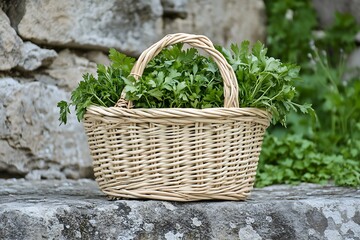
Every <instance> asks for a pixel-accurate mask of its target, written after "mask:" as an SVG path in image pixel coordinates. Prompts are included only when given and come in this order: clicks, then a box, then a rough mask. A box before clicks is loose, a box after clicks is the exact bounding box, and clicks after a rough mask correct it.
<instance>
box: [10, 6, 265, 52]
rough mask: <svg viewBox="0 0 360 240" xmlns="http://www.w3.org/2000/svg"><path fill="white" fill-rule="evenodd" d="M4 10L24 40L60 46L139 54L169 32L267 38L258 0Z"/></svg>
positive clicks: (221, 40)
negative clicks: (117, 50) (112, 48)
mask: <svg viewBox="0 0 360 240" xmlns="http://www.w3.org/2000/svg"><path fill="white" fill-rule="evenodd" d="M6 9H7V14H8V15H9V17H10V20H11V23H12V26H13V27H14V28H15V29H16V30H17V32H18V34H19V35H20V36H21V37H22V38H23V39H26V40H30V41H32V42H34V43H37V44H45V45H48V46H58V47H62V48H64V47H71V48H83V49H108V48H109V47H115V48H117V49H119V50H120V51H122V52H124V53H127V54H130V55H139V54H140V53H141V52H142V51H143V50H144V49H145V48H146V47H148V46H150V45H151V44H152V43H153V42H155V41H157V40H159V39H160V38H161V37H162V36H164V35H165V34H167V33H174V32H189V33H197V34H204V35H207V36H208V37H209V38H210V39H212V40H213V41H214V42H215V43H216V44H223V45H229V43H230V42H240V41H242V40H244V39H249V40H251V41H255V40H258V39H261V40H263V39H264V37H265V11H264V3H263V1H262V0H241V1H238V0H226V1H225V0H221V1H218V0H211V1H208V0H200V1H189V0H151V1H146V0H136V1H133V0H123V1H118V0H109V1H97V0H89V1H82V0H63V1H58V0H44V1H30V0H13V1H12V3H11V4H8V6H7V8H6ZM35 12H36V14H34V13H35Z"/></svg>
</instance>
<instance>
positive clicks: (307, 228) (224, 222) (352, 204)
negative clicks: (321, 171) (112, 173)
mask: <svg viewBox="0 0 360 240" xmlns="http://www.w3.org/2000/svg"><path fill="white" fill-rule="evenodd" d="M0 186H1V187H0V239H168V240H169V239H241V240H244V239H245V240H246V239H331V240H335V239H360V190H359V189H352V188H339V187H334V186H319V185H314V184H302V185H299V186H282V185H281V186H271V187H267V188H263V189H255V190H254V191H253V194H252V196H251V198H250V199H249V200H248V201H246V202H234V201H221V202H220V201H218V202H217V201H212V202H209V201H207V202H192V203H176V202H164V201H152V200H144V201H138V200H118V201H108V200H107V199H106V197H105V196H104V195H103V194H102V193H101V192H100V191H99V189H98V187H97V185H96V183H95V182H94V181H92V180H87V179H82V180H78V181H71V180H63V181H55V180H54V181H53V180H51V181H50V180H47V181H25V180H0Z"/></svg>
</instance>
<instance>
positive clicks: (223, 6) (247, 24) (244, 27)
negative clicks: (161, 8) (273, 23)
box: [164, 0, 266, 45]
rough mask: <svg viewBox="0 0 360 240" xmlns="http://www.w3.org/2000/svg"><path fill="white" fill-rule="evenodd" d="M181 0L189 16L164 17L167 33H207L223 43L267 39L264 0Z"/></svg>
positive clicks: (212, 38)
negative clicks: (165, 18)
mask: <svg viewBox="0 0 360 240" xmlns="http://www.w3.org/2000/svg"><path fill="white" fill-rule="evenodd" d="M170 2H171V1H170ZM180 2H181V3H182V4H183V5H185V6H184V7H182V8H185V10H186V16H187V17H186V18H183V19H181V18H176V19H172V20H171V19H167V20H164V32H165V33H174V32H179V31H182V32H189V33H197V34H203V35H206V36H208V37H209V38H210V39H211V40H212V41H213V42H214V43H215V44H220V45H230V43H240V42H241V41H243V40H250V41H256V40H264V39H265V21H266V17H265V5H264V3H263V1H262V0H241V1H239V0H227V1H218V0H210V1H209V0H200V1H185V3H183V2H184V1H180ZM182 8H180V9H182Z"/></svg>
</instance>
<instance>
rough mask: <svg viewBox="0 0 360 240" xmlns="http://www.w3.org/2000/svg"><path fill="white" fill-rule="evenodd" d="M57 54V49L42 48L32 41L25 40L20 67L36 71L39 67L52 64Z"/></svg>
mask: <svg viewBox="0 0 360 240" xmlns="http://www.w3.org/2000/svg"><path fill="white" fill-rule="evenodd" d="M56 56H57V53H56V51H55V50H52V49H50V50H49V49H42V48H40V47H39V46H37V45H35V44H33V43H31V42H24V44H23V45H22V46H21V60H20V61H19V63H18V67H19V68H20V69H22V70H25V71H34V70H36V69H38V68H39V67H44V66H48V65H50V63H51V62H52V60H54V58H55V57H56Z"/></svg>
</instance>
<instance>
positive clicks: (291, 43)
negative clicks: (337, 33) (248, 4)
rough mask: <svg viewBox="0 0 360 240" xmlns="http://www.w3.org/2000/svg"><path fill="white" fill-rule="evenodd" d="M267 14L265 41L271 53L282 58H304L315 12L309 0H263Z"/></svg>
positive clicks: (314, 24)
mask: <svg viewBox="0 0 360 240" xmlns="http://www.w3.org/2000/svg"><path fill="white" fill-rule="evenodd" d="M265 4H266V12H267V16H268V24H267V39H266V44H267V46H268V47H269V53H270V55H271V56H274V57H276V58H281V59H283V61H285V62H286V61H289V62H296V63H302V62H305V61H307V57H306V54H304V53H307V52H309V51H310V46H309V42H310V41H311V40H312V39H313V36H312V31H313V30H314V29H315V28H316V25H317V21H316V13H315V11H314V9H313V8H312V1H310V0H302V1H298V0H284V1H274V0H266V1H265Z"/></svg>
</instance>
